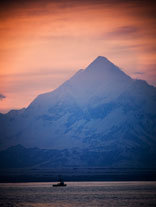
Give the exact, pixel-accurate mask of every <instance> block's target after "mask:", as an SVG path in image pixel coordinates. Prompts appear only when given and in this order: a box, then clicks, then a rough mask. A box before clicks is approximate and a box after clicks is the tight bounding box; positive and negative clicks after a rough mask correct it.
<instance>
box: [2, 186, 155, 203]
mask: <svg viewBox="0 0 156 207" xmlns="http://www.w3.org/2000/svg"><path fill="white" fill-rule="evenodd" d="M52 184H53V183H16V184H11V183H9V184H8V183H7V184H0V206H1V207H4V206H9V207H14V206H17V207H23V206H24V207H34V206H36V207H47V206H51V207H53V206H55V207H65V206H66V207H67V206H68V207H92V206H93V207H99V206H104V207H111V206H115V207H116V206H122V207H131V206H132V207H138V206H145V207H148V206H150V207H151V206H156V182H78V183H77V182H70V183H67V185H68V186H67V187H60V188H53V187H52Z"/></svg>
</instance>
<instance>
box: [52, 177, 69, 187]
mask: <svg viewBox="0 0 156 207" xmlns="http://www.w3.org/2000/svg"><path fill="white" fill-rule="evenodd" d="M65 186H67V184H65V183H64V181H63V179H62V177H61V176H60V178H59V183H57V184H54V185H53V187H65Z"/></svg>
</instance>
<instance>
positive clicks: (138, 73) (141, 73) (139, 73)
mask: <svg viewBox="0 0 156 207" xmlns="http://www.w3.org/2000/svg"><path fill="white" fill-rule="evenodd" d="M134 74H136V75H143V74H144V72H139V71H137V72H134Z"/></svg>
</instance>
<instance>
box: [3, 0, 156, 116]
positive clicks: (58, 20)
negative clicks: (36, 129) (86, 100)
mask: <svg viewBox="0 0 156 207" xmlns="http://www.w3.org/2000/svg"><path fill="white" fill-rule="evenodd" d="M13 2H14V3H10V1H6V3H3V4H2V5H1V11H0V17H1V18H0V45H1V48H0V83H1V85H0V112H3V113H5V112H7V111H9V110H11V109H20V108H23V107H27V106H28V105H29V104H30V102H31V101H32V100H33V99H34V98H35V97H36V96H37V95H38V94H41V93H44V92H48V91H52V90H53V89H55V88H56V87H58V86H59V85H60V84H61V83H63V82H64V81H65V80H67V79H69V78H70V77H71V76H72V75H73V74H74V73H75V72H77V71H78V70H79V69H80V68H85V67H86V66H87V65H88V64H89V63H90V62H91V61H92V60H94V59H95V58H96V57H97V56H99V55H102V56H105V57H107V58H108V59H109V60H111V61H112V62H114V63H115V64H116V65H118V66H119V67H120V68H121V69H122V70H123V71H124V72H126V73H127V74H128V75H130V76H131V77H133V78H139V79H145V80H146V81H147V82H148V83H149V84H151V85H155V86H156V69H155V68H156V38H155V36H156V27H155V25H156V16H155V14H156V11H155V8H156V7H155V5H154V3H152V2H150V1H149V3H147V2H146V1H122V0H117V1H113V0H112V1H107V0H103V1H78V0H77V1H70V0H67V1H64V0H62V1H50V0H48V1H39V0H38V1H37V0H34V1H31V3H30V2H29V3H26V2H24V1H23V2H22V1H21V3H19V1H13Z"/></svg>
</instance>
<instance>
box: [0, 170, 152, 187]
mask: <svg viewBox="0 0 156 207" xmlns="http://www.w3.org/2000/svg"><path fill="white" fill-rule="evenodd" d="M59 175H62V177H63V179H64V181H65V182H89V181H90V182H102V181H105V182H106V181H114V182H115V181H156V168H153V169H151V168H143V169H137V168H122V169H121V168H120V169H119V168H76V167H73V168H50V169H44V168H43V169H37V168H36V169H35V168H29V169H24V168H23V169H1V170H0V183H10V182H12V183H20V182H57V180H58V176H59Z"/></svg>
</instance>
